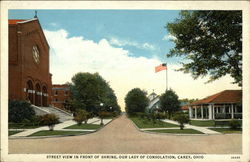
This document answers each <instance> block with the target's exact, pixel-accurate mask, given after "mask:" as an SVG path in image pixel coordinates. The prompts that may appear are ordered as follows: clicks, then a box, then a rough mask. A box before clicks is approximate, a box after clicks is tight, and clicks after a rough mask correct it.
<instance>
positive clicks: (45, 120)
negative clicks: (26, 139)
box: [40, 114, 59, 131]
mask: <svg viewBox="0 0 250 162" xmlns="http://www.w3.org/2000/svg"><path fill="white" fill-rule="evenodd" d="M40 122H41V124H42V125H47V126H48V127H49V130H50V131H53V130H54V127H55V124H58V123H59V118H58V117H57V116H56V115H55V114H45V115H43V116H41V121H40Z"/></svg>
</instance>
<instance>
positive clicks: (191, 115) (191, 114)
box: [188, 106, 193, 119]
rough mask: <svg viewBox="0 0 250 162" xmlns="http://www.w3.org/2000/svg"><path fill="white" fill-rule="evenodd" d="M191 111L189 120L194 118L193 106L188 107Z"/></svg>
mask: <svg viewBox="0 0 250 162" xmlns="http://www.w3.org/2000/svg"><path fill="white" fill-rule="evenodd" d="M188 109H189V118H190V119H192V118H193V109H192V107H191V106H188Z"/></svg>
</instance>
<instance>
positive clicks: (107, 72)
mask: <svg viewBox="0 0 250 162" xmlns="http://www.w3.org/2000/svg"><path fill="white" fill-rule="evenodd" d="M44 33H45V35H46V38H47V40H48V42H49V45H50V50H51V51H50V64H51V65H50V72H51V73H52V74H53V76H52V82H53V84H63V83H65V82H70V81H71V78H72V76H73V75H74V74H76V73H77V72H90V73H94V72H98V73H99V74H100V75H101V76H103V78H104V79H105V80H107V81H108V82H109V84H110V85H111V87H112V88H113V89H114V91H115V93H116V95H117V97H118V102H119V104H120V105H121V107H122V108H123V109H124V106H125V104H124V98H125V96H126V94H127V93H128V91H130V90H131V89H132V88H135V87H139V88H141V89H144V90H146V91H148V92H149V93H151V92H152V91H153V89H154V91H155V92H156V93H157V94H161V93H163V92H164V91H165V88H166V71H161V72H158V73H155V72H154V67H155V66H157V65H159V64H161V63H162V62H161V61H160V60H159V59H157V57H153V58H146V57H143V56H141V57H130V56H129V51H127V50H125V49H123V48H121V47H114V46H113V44H112V43H111V42H110V41H108V40H106V39H102V40H100V41H99V42H94V41H92V40H86V39H84V37H80V36H79V37H68V32H67V31H65V30H62V29H61V30H58V31H48V30H45V31H44ZM178 68H180V66H179V65H171V64H170V63H169V64H168V84H169V87H171V88H172V89H173V90H175V91H176V93H177V94H178V95H179V97H180V98H202V97H206V96H208V95H211V94H213V93H217V92H219V91H222V90H224V89H237V88H238V87H237V86H236V85H231V84H230V82H231V81H232V79H231V78H230V77H229V76H226V77H223V78H222V79H220V80H218V81H215V82H213V83H210V84H204V82H206V81H207V78H204V79H198V80H193V79H192V78H191V76H190V75H189V74H183V73H182V72H177V71H175V69H178Z"/></svg>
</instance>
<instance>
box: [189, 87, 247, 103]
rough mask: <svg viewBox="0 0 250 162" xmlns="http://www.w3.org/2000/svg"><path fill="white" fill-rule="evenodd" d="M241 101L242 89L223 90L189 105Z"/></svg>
mask: <svg viewBox="0 0 250 162" xmlns="http://www.w3.org/2000/svg"><path fill="white" fill-rule="evenodd" d="M241 101H242V90H224V91H222V92H219V93H216V94H214V95H212V96H208V97H206V98H204V99H201V100H198V101H195V102H193V103H191V104H190V105H201V104H209V103H239V102H241Z"/></svg>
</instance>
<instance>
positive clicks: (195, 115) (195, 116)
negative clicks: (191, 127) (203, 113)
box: [194, 106, 197, 119]
mask: <svg viewBox="0 0 250 162" xmlns="http://www.w3.org/2000/svg"><path fill="white" fill-rule="evenodd" d="M194 110H195V111H194V112H195V114H194V115H195V119H197V107H196V106H195V109H194Z"/></svg>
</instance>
